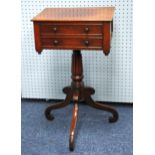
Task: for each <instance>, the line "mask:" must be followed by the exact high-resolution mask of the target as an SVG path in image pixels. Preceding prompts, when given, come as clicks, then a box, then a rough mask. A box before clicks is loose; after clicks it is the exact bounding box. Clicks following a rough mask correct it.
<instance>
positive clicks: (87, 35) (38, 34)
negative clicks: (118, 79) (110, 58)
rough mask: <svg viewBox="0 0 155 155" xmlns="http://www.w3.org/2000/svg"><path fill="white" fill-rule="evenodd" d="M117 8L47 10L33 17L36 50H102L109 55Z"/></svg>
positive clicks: (39, 51)
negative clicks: (114, 15)
mask: <svg viewBox="0 0 155 155" xmlns="http://www.w3.org/2000/svg"><path fill="white" fill-rule="evenodd" d="M114 10H115V9H114V7H98V8H46V9H44V10H43V11H42V12H41V13H40V14H39V15H37V16H36V17H34V18H33V19H32V21H33V23H34V35H35V48H36V51H37V52H38V53H41V52H42V50H43V49H73V50H76V49H78V50H90V49H91V50H103V52H104V53H105V55H108V54H109V52H110V42H111V36H112V30H113V14H114ZM74 38H75V39H74ZM76 38H77V39H76Z"/></svg>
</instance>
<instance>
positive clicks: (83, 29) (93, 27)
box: [40, 23, 103, 35]
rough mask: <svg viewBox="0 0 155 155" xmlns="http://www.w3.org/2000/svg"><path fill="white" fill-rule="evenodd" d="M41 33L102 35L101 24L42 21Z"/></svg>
mask: <svg viewBox="0 0 155 155" xmlns="http://www.w3.org/2000/svg"><path fill="white" fill-rule="evenodd" d="M40 31H41V34H43V35H46V34H62V35H65V34H70V35H72V34H73V35H76V34H80V35H89V34H91V35H102V31H103V30H102V24H84V23H83V24H58V23H53V24H51V23H49V24H48V23H42V24H41V25H40Z"/></svg>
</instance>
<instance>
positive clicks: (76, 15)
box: [32, 7, 115, 21]
mask: <svg viewBox="0 0 155 155" xmlns="http://www.w3.org/2000/svg"><path fill="white" fill-rule="evenodd" d="M114 10H115V7H95V8H93V7H87V8H85V7H83V8H45V9H44V10H43V11H42V12H41V13H39V14H38V15H37V16H35V17H34V18H33V19H32V21H112V19H113V15H114Z"/></svg>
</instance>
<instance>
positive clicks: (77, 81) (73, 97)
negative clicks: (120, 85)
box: [45, 50, 118, 151]
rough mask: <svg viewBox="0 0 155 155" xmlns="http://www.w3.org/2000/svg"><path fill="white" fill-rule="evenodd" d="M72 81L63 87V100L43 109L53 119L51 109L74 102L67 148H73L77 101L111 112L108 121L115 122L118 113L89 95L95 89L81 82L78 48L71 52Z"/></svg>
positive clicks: (80, 59)
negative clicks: (64, 96) (68, 85)
mask: <svg viewBox="0 0 155 155" xmlns="http://www.w3.org/2000/svg"><path fill="white" fill-rule="evenodd" d="M71 71H72V76H71V78H72V83H71V86H70V87H65V88H64V89H63V92H64V93H65V94H66V98H65V100H64V101H63V102H61V103H57V104H52V105H51V106H49V107H48V108H47V109H46V110H45V116H46V118H47V119H48V120H53V119H54V116H53V115H52V114H51V111H52V110H54V109H59V108H63V107H65V106H67V105H68V104H69V103H70V102H71V101H73V103H74V108H73V114H72V121H71V127H70V132H69V148H70V150H71V151H72V150H74V136H75V129H76V123H77V117H78V103H79V102H80V101H84V102H85V103H86V104H88V105H89V106H91V107H94V108H96V109H100V110H105V111H108V112H110V113H111V114H112V116H111V117H109V122H111V123H112V122H116V121H117V119H118V113H117V111H116V110H115V109H113V108H112V107H110V106H107V105H104V104H101V103H97V102H94V100H93V99H92V98H91V95H93V94H94V93H95V90H94V89H93V88H91V87H85V86H84V82H83V65H82V55H81V51H80V50H73V54H72V69H71Z"/></svg>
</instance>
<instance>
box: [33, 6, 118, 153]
mask: <svg viewBox="0 0 155 155" xmlns="http://www.w3.org/2000/svg"><path fill="white" fill-rule="evenodd" d="M114 10H115V8H114V7H95V8H45V9H44V10H43V11H42V12H41V13H40V14H38V15H37V16H36V17H34V18H33V19H32V21H33V24H34V37H35V49H36V51H37V52H38V53H39V54H40V53H41V52H42V50H43V49H62V50H63V49H72V50H73V54H72V67H71V73H72V76H71V78H72V82H71V86H68V87H65V88H64V89H63V92H64V93H65V94H66V98H65V100H64V101H63V102H60V103H57V104H52V105H51V106H49V107H47V109H46V110H45V116H46V118H47V119H48V120H53V119H54V116H53V115H52V114H51V111H52V110H54V109H59V108H62V107H65V106H67V105H68V104H69V103H70V101H73V103H74V108H73V114H72V121H71V127H70V132H69V134H70V135H69V148H70V150H71V151H72V150H74V136H75V128H76V123H77V117H78V103H79V102H81V101H84V102H85V103H86V104H88V105H89V106H91V107H94V108H96V109H100V110H105V111H108V112H110V113H111V114H112V116H111V117H109V122H111V123H112V122H116V121H117V120H118V113H117V111H116V110H115V109H113V108H112V107H110V106H108V105H105V104H101V103H97V102H95V101H94V100H93V99H92V97H91V95H93V94H94V93H95V90H94V88H92V87H86V86H84V82H83V65H82V55H81V50H95V51H97V50H102V51H103V52H104V54H105V55H108V54H109V52H110V42H111V37H112V32H113V15H114Z"/></svg>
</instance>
